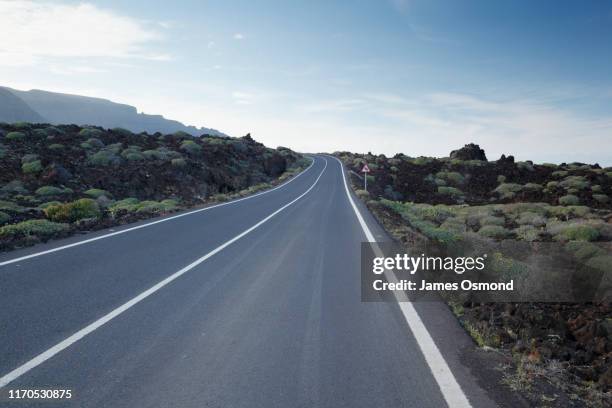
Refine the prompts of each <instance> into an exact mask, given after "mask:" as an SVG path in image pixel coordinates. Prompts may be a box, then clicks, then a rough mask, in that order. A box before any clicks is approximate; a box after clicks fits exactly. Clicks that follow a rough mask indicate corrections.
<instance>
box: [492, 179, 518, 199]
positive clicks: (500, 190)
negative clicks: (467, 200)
mask: <svg viewBox="0 0 612 408" xmlns="http://www.w3.org/2000/svg"><path fill="white" fill-rule="evenodd" d="M522 189H523V186H521V185H520V184H516V183H502V184H500V185H499V186H497V188H496V189H495V190H493V191H494V192H495V193H497V194H499V196H500V197H501V198H514V196H515V195H516V193H518V192H519V191H521V190H522Z"/></svg>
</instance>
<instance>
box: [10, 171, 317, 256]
mask: <svg viewBox="0 0 612 408" xmlns="http://www.w3.org/2000/svg"><path fill="white" fill-rule="evenodd" d="M313 164H314V160H312V163H310V166H308V168H306V169H305V170H304V171H302V172H301V173H300V174H298V175H297V176H295V177H293V178H292V179H291V180H289V181H287V182H286V183H283V184H281V185H279V186H276V187H274V188H271V189H269V190H266V191H262V192H261V193H257V194H253V195H250V196H248V197H243V198H239V199H237V200H232V201H228V202H225V203H220V204H215V205H211V206H210V207H206V208H200V209H198V210H193V211H188V212H185V213H182V214H178V215H174V216H172V217H168V218H164V219H161V220H157V221H152V222H148V223H146V224H142V225H138V226H136V227H131V228H127V229H124V230H120V231H115V232H111V233H110V234H104V235H100V236H99V237H94V238H89V239H85V240H83V241H79V242H74V243H72V244H68V245H62V246H60V247H57V248H52V249H48V250H46V251H41V252H36V253H34V254H30V255H25V256H20V257H19V258H14V259H9V260H8V261H4V262H0V266H4V265H9V264H13V263H15V262H19V261H24V260H26V259H30V258H36V257H38V256H42V255H47V254H50V253H53V252H57V251H63V250H64V249H68V248H72V247H75V246H79V245H83V244H88V243H90V242H94V241H98V240H101V239H105V238H110V237H114V236H115V235H119V234H125V233H126V232H130V231H135V230H139V229H141V228H146V227H150V226H151V225H155V224H160V223H162V222H166V221H171V220H174V219H177V218H181V217H185V216H187V215H192V214H196V213H200V212H203V211H208V210H212V209H213V208H218V207H223V206H225V205H230V204H235V203H238V202H240V201H244V200H249V199H251V198H254V197H258V196H260V195H263V194H268V193H271V192H272V191H274V190H277V189H279V188H282V187H284V186H286V185H287V184H289V183H291V182H292V181H293V180H295V179H297V178H298V177H300V176H301V175H302V174H304V173H306V172H307V171H308V170H310V168H311V167H312V165H313ZM109 231H114V230H112V229H110V230H109Z"/></svg>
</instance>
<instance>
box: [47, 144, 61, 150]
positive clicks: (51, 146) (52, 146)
mask: <svg viewBox="0 0 612 408" xmlns="http://www.w3.org/2000/svg"><path fill="white" fill-rule="evenodd" d="M48 149H49V150H55V151H57V150H63V149H64V145H63V144H59V143H53V144H50V145H49V147H48Z"/></svg>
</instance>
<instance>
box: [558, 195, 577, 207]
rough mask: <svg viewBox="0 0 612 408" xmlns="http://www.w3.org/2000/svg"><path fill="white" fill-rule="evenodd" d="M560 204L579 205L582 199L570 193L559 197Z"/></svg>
mask: <svg viewBox="0 0 612 408" xmlns="http://www.w3.org/2000/svg"><path fill="white" fill-rule="evenodd" d="M559 204H561V205H578V204H580V199H579V198H578V197H577V196H575V195H573V194H568V195H564V196H563V197H559Z"/></svg>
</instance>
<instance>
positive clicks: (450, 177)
mask: <svg viewBox="0 0 612 408" xmlns="http://www.w3.org/2000/svg"><path fill="white" fill-rule="evenodd" d="M436 177H437V178H440V179H443V180H446V181H448V182H450V183H452V184H454V185H461V184H463V182H464V181H465V178H464V177H463V175H462V174H461V173H458V172H456V171H441V172H438V173H437V174H436Z"/></svg>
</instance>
